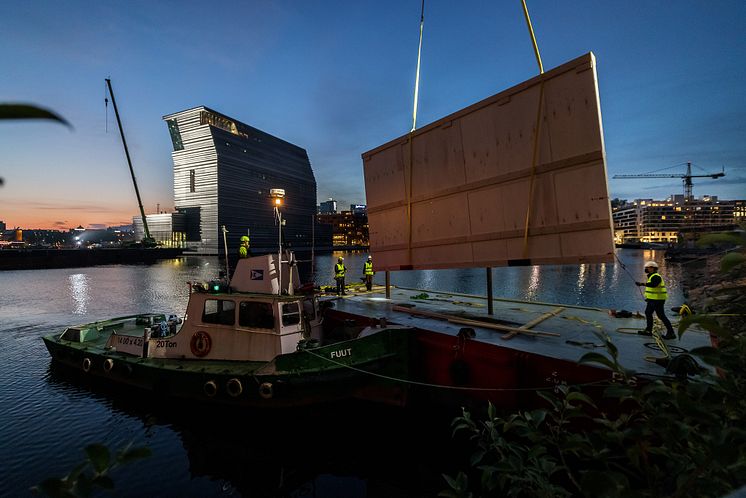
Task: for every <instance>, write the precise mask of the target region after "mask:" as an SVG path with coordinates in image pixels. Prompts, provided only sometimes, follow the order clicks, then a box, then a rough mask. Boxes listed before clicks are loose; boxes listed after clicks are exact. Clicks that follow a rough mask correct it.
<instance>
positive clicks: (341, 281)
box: [334, 256, 347, 296]
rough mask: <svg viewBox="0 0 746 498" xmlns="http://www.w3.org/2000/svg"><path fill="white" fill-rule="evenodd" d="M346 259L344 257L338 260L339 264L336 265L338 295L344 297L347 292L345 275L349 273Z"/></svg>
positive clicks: (335, 276) (335, 275)
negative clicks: (345, 263)
mask: <svg viewBox="0 0 746 498" xmlns="http://www.w3.org/2000/svg"><path fill="white" fill-rule="evenodd" d="M344 260H345V259H344V258H343V257H342V256H340V257H339V259H338V260H337V264H335V265H334V280H336V281H337V295H338V296H339V295H344V294H346V292H345V273H347V267H346V266H345V265H344Z"/></svg>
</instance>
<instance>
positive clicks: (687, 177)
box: [614, 163, 725, 202]
mask: <svg viewBox="0 0 746 498" xmlns="http://www.w3.org/2000/svg"><path fill="white" fill-rule="evenodd" d="M722 176H725V168H723V170H722V171H720V172H719V173H707V174H705V175H693V174H692V163H686V173H683V174H661V173H643V174H641V175H614V178H681V179H682V180H683V181H684V200H685V201H687V202H688V201H691V200H692V178H720V177H722Z"/></svg>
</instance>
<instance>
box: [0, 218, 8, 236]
mask: <svg viewBox="0 0 746 498" xmlns="http://www.w3.org/2000/svg"><path fill="white" fill-rule="evenodd" d="M5 230H7V227H6V226H5V222H4V221H2V220H0V234H2V232H4V231H5Z"/></svg>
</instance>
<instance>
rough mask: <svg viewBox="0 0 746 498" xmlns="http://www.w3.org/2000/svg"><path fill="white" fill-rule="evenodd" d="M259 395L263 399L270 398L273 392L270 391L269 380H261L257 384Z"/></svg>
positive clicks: (270, 384)
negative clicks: (260, 382)
mask: <svg viewBox="0 0 746 498" xmlns="http://www.w3.org/2000/svg"><path fill="white" fill-rule="evenodd" d="M259 396H261V397H262V398H264V399H270V398H272V396H274V393H273V392H272V383H271V382H263V383H262V384H261V385H260V386H259Z"/></svg>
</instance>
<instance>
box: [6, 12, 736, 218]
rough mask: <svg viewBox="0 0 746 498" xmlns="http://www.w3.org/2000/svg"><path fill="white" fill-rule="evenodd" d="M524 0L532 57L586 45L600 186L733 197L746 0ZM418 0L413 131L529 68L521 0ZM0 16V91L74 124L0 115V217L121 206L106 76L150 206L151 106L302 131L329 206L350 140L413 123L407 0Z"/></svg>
mask: <svg viewBox="0 0 746 498" xmlns="http://www.w3.org/2000/svg"><path fill="white" fill-rule="evenodd" d="M527 4H528V7H529V10H530V13H531V18H532V22H533V25H534V29H535V31H536V35H537V41H538V45H539V49H540V50H541V55H542V60H543V64H544V67H545V69H549V68H552V67H555V66H558V65H560V64H562V63H564V62H566V61H568V60H570V59H573V58H575V57H577V56H578V55H581V54H583V53H586V52H588V51H593V52H594V53H595V55H596V57H597V60H598V74H599V91H600V95H601V108H602V116H603V125H604V138H605V142H606V154H607V169H608V177H609V187H610V192H609V194H610V197H611V198H614V197H618V198H627V199H634V198H655V199H662V198H666V197H668V196H669V195H675V194H678V193H680V192H681V190H682V187H681V181H680V180H679V179H677V178H670V179H654V180H650V181H647V182H646V181H644V180H629V179H628V180H614V179H613V178H612V177H613V175H615V174H626V173H632V174H640V173H648V172H652V171H660V170H664V169H665V172H670V173H672V174H675V173H683V172H684V171H685V169H686V162H692V163H693V165H694V167H695V168H694V169H695V170H696V171H693V172H694V173H695V174H702V173H703V172H717V171H720V169H721V168H722V167H724V168H725V171H726V176H725V177H724V178H720V179H717V180H709V179H702V178H697V179H695V180H694V195H695V196H697V197H699V196H702V195H705V194H709V195H716V196H718V197H720V198H723V199H738V198H744V197H745V196H744V191H746V189H744V187H745V186H746V150H744V147H743V144H742V142H743V139H742V132H739V131H738V130H739V129H740V128H741V125H740V123H741V122H743V120H744V118H746V89H744V87H743V85H742V81H743V80H744V76H746V70H744V68H743V65H742V64H741V63H740V60H741V59H742V58H743V56H744V55H746V42H744V39H743V36H742V33H741V27H742V26H743V25H744V21H746V4H744V3H743V2H739V1H725V2H720V3H718V4H717V5H716V6H711V5H706V4H704V3H701V2H696V1H693V0H692V1H682V2H676V3H675V4H672V5H663V4H657V3H655V4H651V3H649V2H643V1H633V2H626V3H624V4H623V5H622V4H602V5H597V4H596V3H594V2H591V1H577V2H567V3H561V4H557V3H550V2H544V1H538V0H537V1H531V0H528V1H527ZM425 9H426V10H425V26H424V39H423V53H422V70H421V71H422V72H421V81H420V101H419V114H418V118H417V122H418V124H419V126H420V127H421V126H424V125H426V124H427V123H429V122H432V121H435V120H437V119H439V118H441V117H443V116H445V115H447V114H450V113H452V112H455V111H457V110H459V109H461V108H463V107H465V106H468V105H470V104H472V103H474V102H476V101H479V100H481V99H483V98H486V97H488V96H490V95H493V94H495V93H497V92H499V91H502V90H504V89H506V88H509V87H511V86H513V85H515V84H518V83H520V82H521V81H524V80H526V79H529V78H531V77H533V76H535V75H536V74H537V72H538V69H537V64H536V60H535V58H534V54H533V50H532V47H531V43H530V39H529V36H528V33H527V29H526V24H525V21H524V19H523V13H522V9H521V7H520V2H517V1H516V2H510V3H501V4H485V3H483V2H477V1H466V2H461V3H459V4H458V5H456V4H452V3H450V2H444V1H433V0H430V1H427V0H426V3H425ZM0 15H2V16H3V18H4V19H6V20H7V22H6V29H5V30H4V31H5V36H4V44H3V45H2V46H0V60H2V61H3V66H4V69H6V71H4V73H5V74H4V75H3V76H4V77H3V76H0V81H2V84H3V88H4V93H3V95H2V97H0V100H2V101H3V102H29V103H33V104H36V105H39V106H42V107H45V108H49V109H52V110H54V111H55V112H57V113H59V114H60V115H61V116H63V117H64V118H65V119H67V120H68V121H69V122H70V123H71V124H72V126H73V129H72V130H70V129H67V128H66V127H64V126H60V125H58V124H55V123H52V122H43V121H5V122H0V130H1V131H2V133H1V134H0V157H2V161H0V177H3V178H4V179H5V185H4V186H3V187H0V220H3V221H5V222H6V224H7V225H8V227H11V226H19V227H25V228H61V229H67V228H70V227H76V226H78V225H83V226H86V227H92V228H96V227H103V226H116V225H125V224H131V222H132V216H133V215H137V214H138V213H137V201H136V198H135V195H134V190H133V187H132V182H131V179H130V177H129V170H128V168H127V164H126V160H125V158H124V152H123V149H122V144H121V140H120V138H119V131H118V129H117V125H116V121H115V119H114V115H113V109H112V107H111V103H109V104H110V105H109V106H108V115H107V110H106V109H105V107H104V78H107V77H111V79H112V85H113V87H114V92H115V95H116V98H117V104H118V106H119V109H120V114H121V115H122V120H123V126H124V131H125V134H126V136H127V141H128V145H129V147H130V154H131V156H132V161H133V167H134V170H135V174H136V176H137V179H138V186H139V187H140V191H141V194H142V198H143V204H144V206H145V209H146V212H149V213H152V212H155V210H156V206H157V205H160V207H161V210H170V209H171V207H172V204H173V183H172V174H173V163H172V161H171V152H170V140H169V137H168V130H167V129H166V126H165V124H164V123H163V121H162V119H161V118H162V116H164V115H167V114H170V113H173V112H178V111H181V110H184V109H188V108H191V107H194V106H198V105H207V106H210V107H212V108H214V109H215V110H216V111H219V112H224V113H227V114H229V115H232V116H235V117H236V118H237V119H240V120H241V121H243V122H245V123H247V124H250V125H252V126H256V127H258V128H260V129H263V130H266V131H267V132H268V133H271V134H272V135H275V136H277V137H279V138H282V139H283V140H287V141H289V142H291V143H293V144H296V145H298V146H300V147H303V148H304V149H306V150H307V151H308V154H309V157H310V161H311V165H312V167H313V170H314V174H315V176H316V181H317V185H318V199H317V201H318V202H322V201H324V200H326V199H327V198H329V197H333V198H335V199H336V200H337V201H338V203H339V205H340V206H346V205H349V204H355V203H362V204H364V203H365V194H364V183H363V178H362V160H361V159H360V155H361V154H362V153H363V152H365V151H367V150H370V149H372V148H374V147H377V146H378V145H381V144H383V143H385V142H387V141H389V140H391V139H393V138H396V137H398V136H400V135H402V134H403V133H406V132H407V131H408V130H409V127H410V126H411V113H412V94H413V89H414V74H415V64H416V56H417V42H418V36H419V19H420V2H417V1H409V2H391V1H389V2H376V3H359V4H354V5H353V4H348V3H345V2H324V3H319V4H314V3H304V4H296V3H293V2H274V3H271V4H270V3H267V4H263V3H259V2H252V3H238V2H236V3H228V4H226V5H225V6H224V8H223V9H221V10H220V11H219V12H216V11H214V9H210V8H209V6H207V5H203V4H202V3H199V2H184V3H173V2H159V3H157V4H148V3H144V2H134V3H131V4H128V5H126V6H125V5H123V4H121V5H120V4H100V3H93V2H85V1H71V2H66V3H65V4H54V3H51V2H38V3H31V4H10V3H6V4H5V5H2V6H0ZM107 127H108V130H107ZM666 168H667V169H666ZM677 168H678V169H677ZM278 187H281V186H278Z"/></svg>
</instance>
